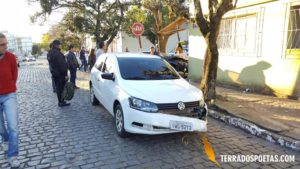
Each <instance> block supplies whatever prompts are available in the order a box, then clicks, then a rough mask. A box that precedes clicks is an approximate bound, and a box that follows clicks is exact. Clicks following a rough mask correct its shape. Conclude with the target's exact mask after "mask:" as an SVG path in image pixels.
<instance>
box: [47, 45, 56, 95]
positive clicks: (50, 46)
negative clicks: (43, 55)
mask: <svg viewBox="0 0 300 169" xmlns="http://www.w3.org/2000/svg"><path fill="white" fill-rule="evenodd" d="M49 49H50V50H51V49H52V43H50V45H49ZM49 59H50V58H49V56H48V55H47V60H48V63H49V70H50V72H51V67H50V61H49ZM51 81H52V82H51V83H52V90H53V93H56V88H55V83H54V78H53V76H52V75H51Z"/></svg>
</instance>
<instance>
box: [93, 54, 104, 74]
mask: <svg viewBox="0 0 300 169" xmlns="http://www.w3.org/2000/svg"><path fill="white" fill-rule="evenodd" d="M105 59H106V57H100V58H99V59H98V60H97V62H96V64H95V67H96V68H97V69H98V70H99V71H102V67H103V65H104V61H105Z"/></svg>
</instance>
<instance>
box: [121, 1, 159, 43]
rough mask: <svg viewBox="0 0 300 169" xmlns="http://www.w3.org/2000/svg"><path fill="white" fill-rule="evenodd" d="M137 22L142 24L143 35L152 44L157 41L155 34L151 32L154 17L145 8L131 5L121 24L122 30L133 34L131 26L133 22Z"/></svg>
mask: <svg viewBox="0 0 300 169" xmlns="http://www.w3.org/2000/svg"><path fill="white" fill-rule="evenodd" d="M135 22H139V23H142V24H143V25H144V29H145V30H144V33H143V35H144V36H146V38H147V39H148V40H149V41H150V42H151V43H153V44H155V42H156V41H157V38H156V34H155V33H154V32H153V25H154V22H155V20H154V17H153V15H152V14H151V13H150V12H148V11H147V10H143V9H141V7H139V6H137V5H136V6H133V7H132V8H131V9H130V10H129V11H127V12H126V18H125V22H124V24H123V26H122V30H123V31H125V32H126V33H127V34H128V35H130V36H133V34H132V32H131V27H132V25H133V23H135Z"/></svg>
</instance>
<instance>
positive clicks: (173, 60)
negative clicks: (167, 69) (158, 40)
mask: <svg viewBox="0 0 300 169" xmlns="http://www.w3.org/2000/svg"><path fill="white" fill-rule="evenodd" d="M164 59H166V61H168V62H169V63H170V64H171V65H172V66H173V67H174V68H175V69H176V71H178V72H179V73H180V75H181V76H182V77H184V78H187V76H188V71H189V66H188V60H186V59H184V58H182V57H179V56H177V55H174V56H167V57H164Z"/></svg>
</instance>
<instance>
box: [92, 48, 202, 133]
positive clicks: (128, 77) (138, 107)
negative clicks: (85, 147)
mask: <svg viewBox="0 0 300 169" xmlns="http://www.w3.org/2000/svg"><path fill="white" fill-rule="evenodd" d="M90 98H91V103H92V104H93V105H96V104H98V103H99V102H100V103H101V104H102V105H103V106H104V107H105V108H106V109H107V110H108V112H109V113H111V114H112V115H113V116H114V119H115V127H116V131H117V133H118V134H119V135H120V136H121V137H125V136H127V134H128V132H129V133H139V134H163V133H172V132H181V131H189V132H193V131H199V132H206V130H207V121H206V116H207V106H206V104H205V103H204V101H203V95H202V92H201V91H200V90H199V89H197V88H196V87H194V86H192V85H190V84H189V83H188V82H187V81H186V80H184V79H183V78H182V77H180V75H179V74H178V73H177V72H176V71H175V69H174V68H173V67H172V66H171V65H170V64H169V63H168V62H167V61H165V60H164V59H162V58H161V57H158V56H154V55H147V54H132V53H108V54H103V55H101V56H100V57H99V58H98V60H97V62H96V64H95V66H94V67H93V68H92V70H91V81H90Z"/></svg>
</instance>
